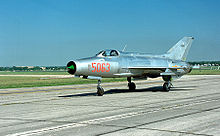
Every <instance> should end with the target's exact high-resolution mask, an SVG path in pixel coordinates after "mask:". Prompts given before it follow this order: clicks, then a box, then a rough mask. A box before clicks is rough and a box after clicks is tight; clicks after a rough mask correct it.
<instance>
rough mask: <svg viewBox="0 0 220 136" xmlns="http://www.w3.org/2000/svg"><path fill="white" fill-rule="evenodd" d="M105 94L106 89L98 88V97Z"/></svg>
mask: <svg viewBox="0 0 220 136" xmlns="http://www.w3.org/2000/svg"><path fill="white" fill-rule="evenodd" d="M104 92H105V91H104V89H103V88H102V87H98V88H97V95H98V96H103V94H104Z"/></svg>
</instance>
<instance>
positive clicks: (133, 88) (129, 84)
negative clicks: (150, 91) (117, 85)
mask: <svg viewBox="0 0 220 136" xmlns="http://www.w3.org/2000/svg"><path fill="white" fill-rule="evenodd" d="M128 87H129V90H135V89H136V85H135V83H134V82H131V83H128Z"/></svg>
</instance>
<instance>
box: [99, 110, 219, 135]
mask: <svg viewBox="0 0 220 136" xmlns="http://www.w3.org/2000/svg"><path fill="white" fill-rule="evenodd" d="M219 108H220V107H215V108H210V109H205V110H201V111H196V112H191V113H186V114H181V115H177V116H173V117H168V118H164V119H161V120H156V121H152V122H148V123H143V124H140V125H135V126H133V127H126V128H123V129H118V130H114V131H109V132H106V133H102V134H99V135H98V136H101V135H105V134H110V133H114V132H118V131H122V130H126V129H131V128H138V127H141V126H144V125H149V124H153V123H158V122H163V121H167V120H172V119H176V118H181V117H185V116H189V115H193V114H198V113H202V112H207V111H212V110H215V109H219Z"/></svg>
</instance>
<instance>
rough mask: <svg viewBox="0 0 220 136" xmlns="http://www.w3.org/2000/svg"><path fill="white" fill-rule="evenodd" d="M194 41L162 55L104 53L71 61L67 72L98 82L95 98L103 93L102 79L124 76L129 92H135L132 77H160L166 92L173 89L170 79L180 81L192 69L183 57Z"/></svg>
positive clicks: (106, 51)
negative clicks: (178, 79)
mask: <svg viewBox="0 0 220 136" xmlns="http://www.w3.org/2000/svg"><path fill="white" fill-rule="evenodd" d="M193 39H194V38H193V37H184V38H182V39H181V40H180V41H179V42H178V43H177V44H175V45H174V46H173V47H172V48H171V49H169V50H168V51H167V53H165V54H162V55H149V54H145V53H134V52H124V51H118V50H103V51H100V52H99V53H98V54H96V55H95V56H93V57H89V58H83V59H78V60H76V61H70V62H69V63H68V64H67V70H68V73H70V74H72V75H75V76H76V77H82V78H86V79H97V80H98V86H97V95H98V96H102V95H103V94H104V89H103V88H102V87H101V78H116V77H127V81H128V87H129V90H135V88H136V85H135V83H134V82H132V81H131V79H132V78H133V79H147V78H148V77H149V78H157V77H159V76H162V78H163V80H164V81H165V83H164V84H163V90H164V91H167V92H168V91H170V88H171V87H172V84H171V81H172V79H174V78H179V77H181V76H183V75H184V74H187V73H189V72H191V70H192V68H191V66H190V65H189V64H188V63H187V62H186V57H187V54H188V52H189V49H190V47H191V44H192V41H193Z"/></svg>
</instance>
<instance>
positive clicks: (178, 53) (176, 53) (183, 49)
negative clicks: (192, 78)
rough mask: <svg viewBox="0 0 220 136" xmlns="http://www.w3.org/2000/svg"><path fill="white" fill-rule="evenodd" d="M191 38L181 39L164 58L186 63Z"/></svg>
mask: <svg viewBox="0 0 220 136" xmlns="http://www.w3.org/2000/svg"><path fill="white" fill-rule="evenodd" d="M193 39H194V38H193V37H183V38H182V39H181V40H180V41H179V42H178V43H177V44H175V45H174V46H173V47H172V48H170V49H169V50H168V51H167V54H166V57H168V58H170V59H174V60H182V61H186V57H187V54H188V52H189V49H190V47H191V44H192V41H193Z"/></svg>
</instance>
